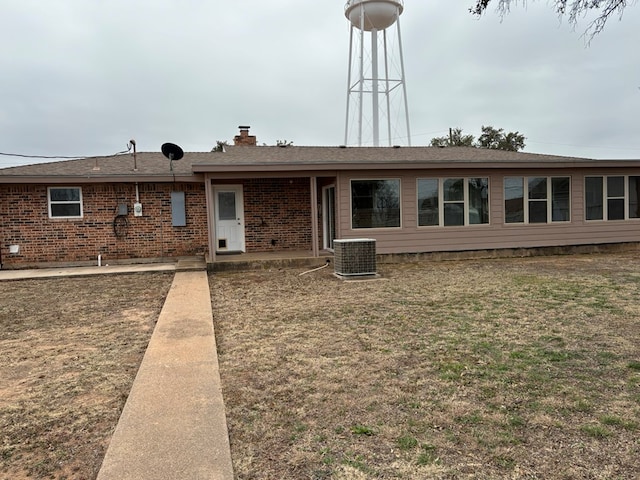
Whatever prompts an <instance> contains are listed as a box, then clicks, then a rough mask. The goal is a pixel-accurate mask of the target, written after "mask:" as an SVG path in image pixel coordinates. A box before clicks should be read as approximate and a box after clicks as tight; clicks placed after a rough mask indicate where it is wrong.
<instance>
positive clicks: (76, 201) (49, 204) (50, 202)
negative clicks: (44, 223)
mask: <svg viewBox="0 0 640 480" xmlns="http://www.w3.org/2000/svg"><path fill="white" fill-rule="evenodd" d="M65 188H68V189H70V188H73V189H77V190H78V192H79V194H80V200H73V201H54V202H52V201H51V190H52V189H53V190H56V189H65ZM52 203H53V204H54V205H65V204H67V205H69V204H74V205H75V204H77V203H79V204H80V215H72V216H67V217H61V216H53V215H52V213H51V204H52ZM47 209H48V211H49V218H50V219H52V220H64V219H78V218H83V217H84V210H83V201H82V187H77V186H66V185H64V186H63V185H60V186H55V187H47Z"/></svg>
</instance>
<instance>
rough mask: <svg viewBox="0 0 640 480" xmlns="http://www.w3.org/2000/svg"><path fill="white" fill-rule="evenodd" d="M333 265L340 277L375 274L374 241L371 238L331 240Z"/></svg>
mask: <svg viewBox="0 0 640 480" xmlns="http://www.w3.org/2000/svg"><path fill="white" fill-rule="evenodd" d="M333 248H334V253H333V265H334V271H335V274H336V275H338V276H340V277H354V276H375V275H376V274H377V270H376V241H375V240H374V239H372V238H353V239H348V240H334V241H333Z"/></svg>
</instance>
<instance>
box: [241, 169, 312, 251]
mask: <svg viewBox="0 0 640 480" xmlns="http://www.w3.org/2000/svg"><path fill="white" fill-rule="evenodd" d="M243 196H244V204H245V205H244V209H245V236H246V237H245V243H246V250H247V252H269V251H279V250H310V249H311V248H312V245H311V205H310V203H311V187H310V185H309V179H308V178H282V179H279V178H268V179H253V180H245V181H244V182H243Z"/></svg>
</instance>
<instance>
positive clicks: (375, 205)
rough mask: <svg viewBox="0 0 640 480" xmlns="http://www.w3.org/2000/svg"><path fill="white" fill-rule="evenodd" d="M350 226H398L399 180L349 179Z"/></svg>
mask: <svg viewBox="0 0 640 480" xmlns="http://www.w3.org/2000/svg"><path fill="white" fill-rule="evenodd" d="M351 227H352V228H391V227H400V180H399V179H379V180H351Z"/></svg>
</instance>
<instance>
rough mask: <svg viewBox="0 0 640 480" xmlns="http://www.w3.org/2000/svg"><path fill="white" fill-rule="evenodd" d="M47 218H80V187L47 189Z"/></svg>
mask: <svg viewBox="0 0 640 480" xmlns="http://www.w3.org/2000/svg"><path fill="white" fill-rule="evenodd" d="M48 200H49V218H82V189H81V188H80V187H49V189H48Z"/></svg>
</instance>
